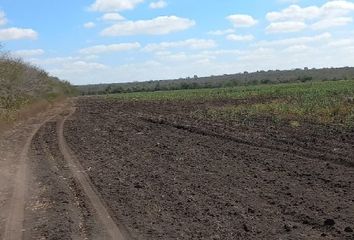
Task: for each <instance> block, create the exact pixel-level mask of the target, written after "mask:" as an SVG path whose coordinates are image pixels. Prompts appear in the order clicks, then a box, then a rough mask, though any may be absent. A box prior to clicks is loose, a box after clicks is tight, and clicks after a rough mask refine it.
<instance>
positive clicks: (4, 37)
mask: <svg viewBox="0 0 354 240" xmlns="http://www.w3.org/2000/svg"><path fill="white" fill-rule="evenodd" d="M37 37H38V33H37V32H35V31H34V30H33V29H27V28H15V27H14V28H5V29H0V41H9V40H20V39H37Z"/></svg>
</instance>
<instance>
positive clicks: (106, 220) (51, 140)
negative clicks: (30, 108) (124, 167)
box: [0, 102, 128, 240]
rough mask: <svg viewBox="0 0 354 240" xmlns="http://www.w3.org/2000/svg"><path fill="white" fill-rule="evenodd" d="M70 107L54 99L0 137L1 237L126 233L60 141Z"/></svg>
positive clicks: (98, 236)
mask: <svg viewBox="0 0 354 240" xmlns="http://www.w3.org/2000/svg"><path fill="white" fill-rule="evenodd" d="M73 112H74V108H73V106H72V103H71V102H66V103H63V104H60V105H58V106H55V107H53V108H52V109H51V110H50V111H47V112H45V113H42V114H40V115H37V116H36V117H33V118H32V119H29V120H28V121H25V122H23V123H21V124H18V126H17V127H16V129H14V130H11V131H8V132H6V133H4V135H3V137H2V138H1V153H2V154H1V155H2V157H1V171H2V172H1V173H2V174H1V177H0V181H1V184H0V186H1V187H2V189H1V200H2V201H1V205H0V207H1V208H0V210H1V211H0V212H1V218H2V219H1V220H2V222H4V224H1V226H2V228H1V229H0V230H1V232H0V237H1V239H4V240H19V239H117V240H124V239H128V238H126V237H125V236H124V235H123V233H122V232H121V230H120V228H119V227H118V225H117V224H116V222H115V221H114V220H113V219H112V218H111V216H110V213H109V212H108V210H107V209H106V207H105V204H104V202H103V201H102V200H101V199H100V197H99V195H97V193H96V191H95V189H94V188H93V187H92V184H91V182H90V179H89V178H88V177H87V176H86V173H85V170H84V169H83V168H82V166H81V165H80V163H79V162H78V161H77V160H76V158H75V156H74V155H72V151H71V150H70V148H69V147H68V146H67V144H66V142H65V139H64V137H63V125H64V123H65V120H66V119H67V118H68V117H69V116H70V115H71V114H72V113H73ZM125 234H126V233H125Z"/></svg>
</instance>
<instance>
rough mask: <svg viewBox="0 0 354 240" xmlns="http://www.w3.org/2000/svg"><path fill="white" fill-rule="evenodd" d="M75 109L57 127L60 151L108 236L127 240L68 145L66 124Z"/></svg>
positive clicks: (115, 239)
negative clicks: (65, 133)
mask: <svg viewBox="0 0 354 240" xmlns="http://www.w3.org/2000/svg"><path fill="white" fill-rule="evenodd" d="M74 112H75V109H72V110H71V111H70V112H69V113H68V114H66V116H63V117H61V119H60V120H59V124H58V125H57V126H58V127H57V134H58V140H59V149H60V151H61V153H62V154H63V156H64V159H65V160H66V161H67V162H68V165H69V168H70V170H71V172H72V174H73V176H74V178H75V179H76V180H77V181H78V182H79V183H80V185H81V187H82V189H83V191H84V192H85V194H86V196H87V197H88V199H89V200H90V202H91V204H92V206H93V208H94V209H95V210H96V213H97V216H98V218H99V220H100V221H101V223H102V225H103V227H104V228H105V230H106V232H107V234H108V236H109V237H110V239H112V240H126V239H127V238H126V237H125V236H124V235H123V232H122V231H121V229H120V228H119V227H118V225H117V224H116V223H115V222H114V220H113V218H112V217H111V215H110V214H109V212H108V210H107V208H106V207H105V204H104V202H103V201H102V200H101V198H100V197H99V196H98V194H97V193H96V192H95V190H94V188H93V187H92V184H91V181H90V179H89V177H88V176H87V175H86V174H85V173H84V168H83V167H82V166H81V164H80V163H79V161H78V160H77V159H76V157H75V156H74V154H73V152H72V150H71V149H70V148H69V146H68V145H67V143H66V141H65V138H64V123H65V121H66V119H67V118H69V117H70V116H71V115H72V114H73V113H74Z"/></svg>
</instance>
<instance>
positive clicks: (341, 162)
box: [140, 117, 354, 168]
mask: <svg viewBox="0 0 354 240" xmlns="http://www.w3.org/2000/svg"><path fill="white" fill-rule="evenodd" d="M140 119H141V120H143V121H145V122H150V123H153V124H159V125H165V126H169V127H173V128H176V129H181V130H184V131H188V132H190V133H196V134H200V135H205V136H211V137H215V138H219V139H226V140H229V141H233V142H236V143H239V144H243V145H246V146H249V147H253V148H258V149H263V150H266V151H277V152H280V153H283V154H292V155H294V156H297V157H299V158H302V159H310V160H315V159H316V160H320V161H326V162H331V163H333V164H337V165H341V166H344V167H348V168H354V162H352V161H349V160H347V159H334V158H324V157H323V158H319V157H317V156H315V155H313V154H310V153H303V152H300V151H297V150H295V149H286V150H284V149H282V148H280V147H277V146H264V145H261V144H258V143H256V142H250V141H248V140H245V139H241V138H238V137H235V136H230V135H224V134H219V133H217V132H213V131H209V130H205V129H200V128H198V127H194V126H191V125H184V124H180V123H174V122H169V121H168V120H165V119H154V118H150V117H140Z"/></svg>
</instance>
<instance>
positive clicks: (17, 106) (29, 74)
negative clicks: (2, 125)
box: [0, 53, 75, 122]
mask: <svg viewBox="0 0 354 240" xmlns="http://www.w3.org/2000/svg"><path fill="white" fill-rule="evenodd" d="M73 94H75V89H74V88H73V87H72V86H71V85H70V83H69V82H67V81H61V80H59V79H58V78H56V77H52V76H50V75H49V74H48V73H47V72H45V71H44V70H42V69H40V68H38V67H36V66H33V65H31V64H29V63H26V62H24V61H23V60H21V59H20V58H15V57H12V56H11V54H8V53H0V122H12V121H14V120H15V119H16V118H17V116H18V112H19V111H20V110H22V109H24V108H25V107H27V106H30V105H31V104H35V103H38V102H41V103H44V102H47V103H50V102H53V101H54V100H56V99H58V98H61V97H65V96H69V95H73Z"/></svg>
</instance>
